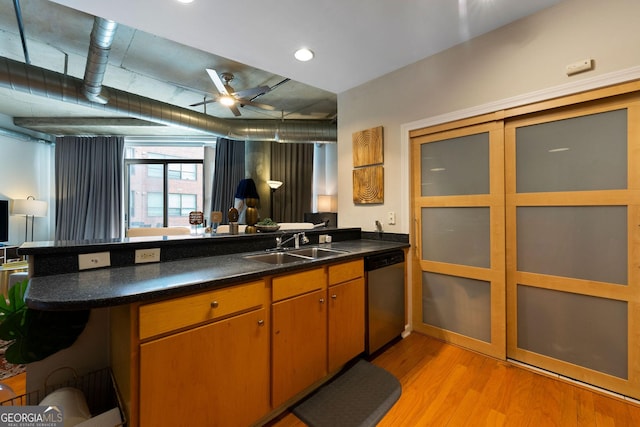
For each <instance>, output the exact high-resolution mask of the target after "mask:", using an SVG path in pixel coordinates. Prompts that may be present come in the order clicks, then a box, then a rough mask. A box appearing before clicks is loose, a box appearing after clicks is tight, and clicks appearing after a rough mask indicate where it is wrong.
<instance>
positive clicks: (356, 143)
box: [351, 126, 384, 204]
mask: <svg viewBox="0 0 640 427" xmlns="http://www.w3.org/2000/svg"><path fill="white" fill-rule="evenodd" d="M351 140H352V142H353V167H354V168H355V169H354V170H353V202H354V203H355V204H373V203H384V168H383V167H382V164H383V163H384V140H383V129H382V126H378V127H375V128H371V129H365V130H361V131H359V132H354V133H353V134H352V135H351Z"/></svg>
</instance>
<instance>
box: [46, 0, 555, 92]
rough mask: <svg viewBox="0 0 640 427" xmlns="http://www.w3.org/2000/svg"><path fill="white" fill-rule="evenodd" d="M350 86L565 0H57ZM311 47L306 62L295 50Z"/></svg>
mask: <svg viewBox="0 0 640 427" xmlns="http://www.w3.org/2000/svg"><path fill="white" fill-rule="evenodd" d="M55 1H56V2H57V3H60V4H64V5H67V6H70V7H73V8H75V9H79V10H82V11H85V12H87V13H90V14H93V15H99V16H102V17H103V18H107V19H111V20H114V21H116V22H119V23H122V24H125V25H128V26H130V27H132V28H137V29H141V30H143V31H146V32H149V33H151V34H156V35H159V36H161V37H165V38H168V39H172V40H175V41H178V42H180V43H183V44H186V45H188V46H193V47H196V48H198V49H201V50H204V51H207V52H210V53H213V54H216V55H220V56H223V57H226V58H229V59H232V60H234V61H238V62H241V63H243V64H246V65H250V66H252V67H256V68H260V69H263V70H266V71H269V72H272V73H275V74H279V75H282V76H286V77H289V78H291V79H293V80H296V81H299V82H302V83H305V84H308V85H311V86H315V87H318V88H321V89H324V90H327V91H330V92H334V93H340V92H343V91H345V90H348V89H351V88H353V87H355V86H358V85H361V84H363V83H365V82H367V81H369V80H372V79H375V78H377V77H380V76H382V75H384V74H387V73H389V72H391V71H394V70H396V69H398V68H401V67H403V66H405V65H409V64H412V63H414V62H416V61H418V60H420V59H423V58H426V57H428V56H431V55H433V54H435V53H438V52H440V51H443V50H445V49H447V48H449V47H452V46H454V45H456V44H459V43H462V42H464V41H466V40H469V39H471V38H474V37H477V36H479V35H481V34H484V33H486V32H489V31H491V30H494V29H496V28H498V27H501V26H503V25H506V24H508V23H510V22H513V21H515V20H517V19H520V18H522V17H524V16H527V15H529V14H532V13H535V12H537V11H539V10H541V9H543V8H545V7H548V6H551V5H553V4H556V3H558V2H559V0H535V1H532V0H386V1H385V0H373V1H371V0H315V1H311V0H240V1H228V0H225V1H220V0H195V1H194V2H193V3H191V4H187V5H185V4H181V3H179V2H177V1H176V0H135V1H131V0H109V1H104V0H55ZM301 46H306V47H309V48H311V49H312V50H313V51H314V52H315V53H316V59H314V60H313V61H312V62H310V63H299V62H297V61H296V60H295V59H294V58H293V52H294V51H295V50H296V49H298V48H299V47H301Z"/></svg>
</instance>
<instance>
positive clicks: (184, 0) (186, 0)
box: [178, 0, 193, 4]
mask: <svg viewBox="0 0 640 427" xmlns="http://www.w3.org/2000/svg"><path fill="white" fill-rule="evenodd" d="M178 3H184V4H188V3H193V0H178Z"/></svg>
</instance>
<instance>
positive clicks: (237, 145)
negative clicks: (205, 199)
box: [211, 138, 245, 224]
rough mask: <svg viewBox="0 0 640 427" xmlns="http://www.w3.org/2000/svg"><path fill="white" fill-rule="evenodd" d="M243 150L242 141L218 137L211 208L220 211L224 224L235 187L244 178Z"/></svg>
mask: <svg viewBox="0 0 640 427" xmlns="http://www.w3.org/2000/svg"><path fill="white" fill-rule="evenodd" d="M244 152H245V150H244V141H232V140H229V139H225V138H219V139H218V141H217V142H216V161H215V166H214V172H213V194H212V195H211V208H212V209H211V210H214V211H221V212H222V222H223V223H224V224H227V223H228V222H229V220H228V218H227V212H228V211H229V208H231V207H232V206H233V196H234V194H235V192H236V187H237V186H238V183H239V182H240V180H241V179H243V178H244Z"/></svg>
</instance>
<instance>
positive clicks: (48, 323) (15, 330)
mask: <svg viewBox="0 0 640 427" xmlns="http://www.w3.org/2000/svg"><path fill="white" fill-rule="evenodd" d="M28 284H29V281H28V280H23V281H22V282H19V283H16V284H15V285H14V286H13V287H11V289H9V292H8V296H7V298H6V299H5V298H3V297H0V339H1V340H4V341H6V342H8V344H6V346H7V347H6V350H5V356H4V357H5V359H6V360H7V362H9V363H14V364H25V363H31V362H36V361H38V360H42V359H44V358H46V357H48V356H50V355H52V354H54V353H57V352H58V351H60V350H62V349H65V348H67V347H69V346H71V344H73V343H74V342H75V341H76V339H77V338H78V336H79V335H80V334H81V333H82V331H83V330H84V327H85V326H86V324H87V321H88V320H89V310H79V311H41V310H33V309H30V308H29V307H27V305H26V303H25V301H24V294H25V292H26V290H27V285H28Z"/></svg>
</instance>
